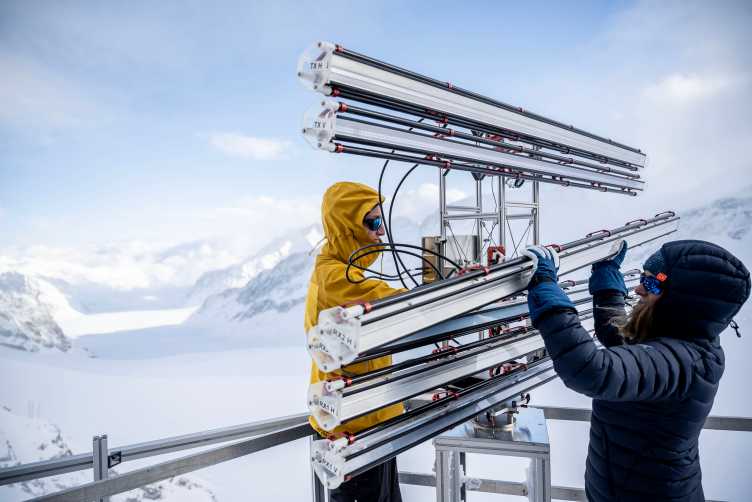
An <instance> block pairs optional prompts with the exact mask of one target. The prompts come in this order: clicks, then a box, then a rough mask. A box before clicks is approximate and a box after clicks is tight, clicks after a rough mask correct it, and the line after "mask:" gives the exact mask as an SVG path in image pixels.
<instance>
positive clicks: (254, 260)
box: [186, 225, 323, 305]
mask: <svg viewBox="0 0 752 502" xmlns="http://www.w3.org/2000/svg"><path fill="white" fill-rule="evenodd" d="M322 237H323V232H322V230H321V226H320V225H311V226H309V227H306V228H303V229H299V230H296V231H295V232H291V233H290V234H288V235H285V236H283V237H280V238H278V239H275V240H273V241H272V242H271V243H269V244H268V245H266V246H264V248H263V249H261V251H259V252H258V253H256V254H255V255H253V256H251V257H250V258H248V259H247V260H245V261H243V262H241V263H238V264H235V265H232V266H230V267H227V268H223V269H219V270H212V271H210V272H207V273H205V274H203V275H202V276H201V277H199V278H198V280H197V281H196V284H195V285H194V286H193V288H192V289H191V291H190V293H189V294H188V300H187V302H186V303H187V305H200V304H201V303H202V302H203V301H204V300H206V299H207V298H209V297H210V296H212V295H215V294H218V293H221V292H223V291H225V290H227V289H235V288H240V287H243V286H245V285H246V284H247V283H248V281H250V280H251V279H253V278H254V277H256V276H257V275H258V274H259V273H261V272H263V271H265V270H270V269H272V268H274V267H275V266H276V265H277V264H278V263H280V261H282V260H283V259H284V258H286V257H288V256H290V255H291V254H292V253H302V252H308V251H310V250H311V249H312V248H313V247H314V246H315V245H316V244H317V243H318V242H319V241H320V240H321V238H322Z"/></svg>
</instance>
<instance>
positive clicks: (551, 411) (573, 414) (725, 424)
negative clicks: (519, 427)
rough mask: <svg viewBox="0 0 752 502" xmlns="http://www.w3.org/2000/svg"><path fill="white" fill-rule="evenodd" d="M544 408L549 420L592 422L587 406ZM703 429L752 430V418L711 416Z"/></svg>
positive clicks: (542, 407)
mask: <svg viewBox="0 0 752 502" xmlns="http://www.w3.org/2000/svg"><path fill="white" fill-rule="evenodd" d="M536 408H538V409H541V410H543V413H544V415H545V416H546V418H547V419H549V420H568V421H572V422H590V410H588V409H586V408H566V407H558V406H536ZM702 428H703V429H708V430H715V431H736V432H752V418H748V417H729V416H719V415H716V416H710V417H708V418H707V419H705V424H704V425H703V426H702Z"/></svg>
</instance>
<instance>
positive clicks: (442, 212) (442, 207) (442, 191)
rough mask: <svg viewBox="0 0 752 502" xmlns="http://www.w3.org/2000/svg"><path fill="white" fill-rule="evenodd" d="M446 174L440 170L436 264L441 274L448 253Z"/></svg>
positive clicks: (443, 170)
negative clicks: (444, 257) (445, 255)
mask: <svg viewBox="0 0 752 502" xmlns="http://www.w3.org/2000/svg"><path fill="white" fill-rule="evenodd" d="M446 173H447V171H446V170H445V169H439V245H438V250H439V256H438V257H437V260H436V263H437V264H438V269H439V270H440V271H441V273H442V274H443V273H444V260H443V259H442V258H441V257H442V256H444V253H446V219H445V218H446V211H447V207H446V178H445V176H446Z"/></svg>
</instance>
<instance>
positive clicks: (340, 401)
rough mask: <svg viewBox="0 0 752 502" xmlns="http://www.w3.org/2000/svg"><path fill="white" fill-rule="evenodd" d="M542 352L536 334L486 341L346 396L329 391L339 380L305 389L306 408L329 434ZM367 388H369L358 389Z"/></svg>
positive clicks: (365, 384) (333, 389)
mask: <svg viewBox="0 0 752 502" xmlns="http://www.w3.org/2000/svg"><path fill="white" fill-rule="evenodd" d="M532 331H533V330H531V332H532ZM536 333H537V332H536ZM543 348H544V344H543V338H541V336H540V335H538V334H534V335H531V334H530V332H526V333H523V334H521V335H518V336H515V337H513V338H512V339H508V340H502V341H500V342H497V343H493V341H492V339H489V343H488V344H487V346H485V347H482V348H480V349H477V350H476V351H475V352H471V353H469V354H463V357H457V358H456V359H455V358H452V357H451V356H450V355H448V356H447V357H448V358H449V359H445V360H443V361H439V362H438V363H436V364H433V365H431V364H429V365H428V367H425V368H418V369H415V368H411V369H410V370H409V373H408V375H407V376H405V377H404V378H397V377H398V376H400V374H399V373H393V374H392V375H390V376H389V377H387V378H384V379H382V381H381V382H379V383H380V385H378V384H372V383H370V382H365V383H364V384H362V385H360V386H358V385H356V386H353V387H351V388H349V389H347V390H348V391H349V393H347V394H345V393H344V392H343V391H342V390H341V389H337V388H336V387H334V388H332V387H333V386H332V384H337V383H340V382H342V380H335V381H334V382H317V383H314V384H311V386H310V387H309V389H308V406H309V409H310V411H311V415H313V417H314V418H315V419H316V423H318V424H319V426H320V427H321V428H322V429H324V430H326V431H331V430H334V428H335V427H337V426H338V425H340V424H341V423H343V422H346V421H348V420H352V419H354V418H357V417H359V416H362V415H365V414H366V413H369V412H371V411H373V410H376V409H379V408H383V407H384V406H389V405H390V404H394V403H397V402H401V401H404V400H405V399H408V398H410V397H413V396H417V395H418V394H422V393H423V392H427V391H430V390H433V389H436V388H439V387H442V386H444V385H447V384H449V383H451V382H455V381H457V380H460V379H462V378H465V377H468V376H471V375H474V374H476V373H479V372H481V371H485V370H487V369H489V368H492V367H494V366H498V365H500V364H502V363H505V362H507V361H510V360H512V359H516V358H519V357H522V356H524V355H526V354H529V353H531V352H534V351H536V350H540V349H543ZM366 386H367V387H369V388H368V389H365V390H362V389H361V387H366Z"/></svg>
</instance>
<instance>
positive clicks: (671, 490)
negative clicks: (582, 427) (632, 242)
mask: <svg viewBox="0 0 752 502" xmlns="http://www.w3.org/2000/svg"><path fill="white" fill-rule="evenodd" d="M660 252H661V253H662V254H663V259H664V261H665V266H666V273H667V275H668V282H667V284H666V290H665V292H664V294H663V296H662V297H661V298H660V299H659V300H658V303H657V304H656V310H655V318H654V322H653V329H652V333H653V336H652V337H651V338H650V340H649V341H646V342H644V343H640V344H625V343H624V342H623V339H621V337H620V336H618V335H617V334H616V333H614V330H615V328H614V327H613V326H612V325H611V324H610V323H609V322H608V321H609V318H610V317H612V316H613V315H618V313H619V311H620V310H621V311H622V312H623V310H622V309H623V305H624V297H623V295H622V294H621V293H619V292H616V291H601V292H598V293H597V294H596V295H595V296H594V302H595V309H596V310H595V312H596V335H597V336H598V337H599V339H600V340H601V342H602V343H603V345H604V346H605V348H601V349H599V348H598V347H597V346H596V344H595V343H594V342H593V339H592V338H591V336H590V335H589V334H588V332H587V331H586V330H585V329H584V328H583V327H582V326H581V325H580V322H579V320H578V317H577V315H576V314H575V312H574V311H572V310H571V309H561V308H559V309H552V310H550V311H547V312H545V313H544V314H543V315H541V316H540V317H539V319H538V320H537V322H536V327H537V328H538V329H539V330H540V332H541V334H542V335H543V338H544V340H545V344H546V348H547V350H548V352H549V354H550V355H551V358H552V359H553V362H554V366H555V368H556V371H557V373H558V374H559V376H560V377H561V379H562V380H563V382H564V383H565V384H566V385H567V387H569V388H571V389H573V390H575V391H577V392H581V393H583V394H586V395H588V396H591V397H592V398H593V413H592V418H591V421H590V445H589V448H588V458H587V466H586V472H585V490H586V493H587V497H588V500H590V501H591V502H595V501H605V500H608V501H612V500H620V501H637V500H640V501H644V500H651V501H659V500H667V501H668V500H670V501H674V502H676V501H692V502H694V501H702V500H704V499H705V498H704V493H703V490H702V483H701V479H702V475H701V472H700V462H699V451H698V437H699V435H700V431H701V429H702V426H703V424H704V422H705V418H706V417H707V416H708V414H709V413H710V409H711V408H712V406H713V400H714V398H715V394H716V391H717V389H718V381H719V380H720V378H721V375H722V374H723V368H724V354H723V349H722V348H721V344H720V341H719V339H718V335H719V334H720V333H721V331H723V330H724V329H725V328H726V327H727V326H728V325H729V323H730V321H731V320H732V318H733V316H734V315H735V314H736V313H737V312H738V311H739V309H740V308H741V306H742V304H743V303H744V302H745V301H746V299H747V298H748V296H749V293H750V277H749V272H748V271H747V269H746V268H745V267H744V265H743V264H742V263H741V262H740V261H739V260H738V259H736V258H735V257H734V256H733V255H731V254H730V253H728V252H727V251H726V250H724V249H723V248H721V247H719V246H716V245H713V244H710V243H707V242H702V241H675V242H671V243H668V244H665V245H664V246H663V247H662V248H661V251H660Z"/></svg>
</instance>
